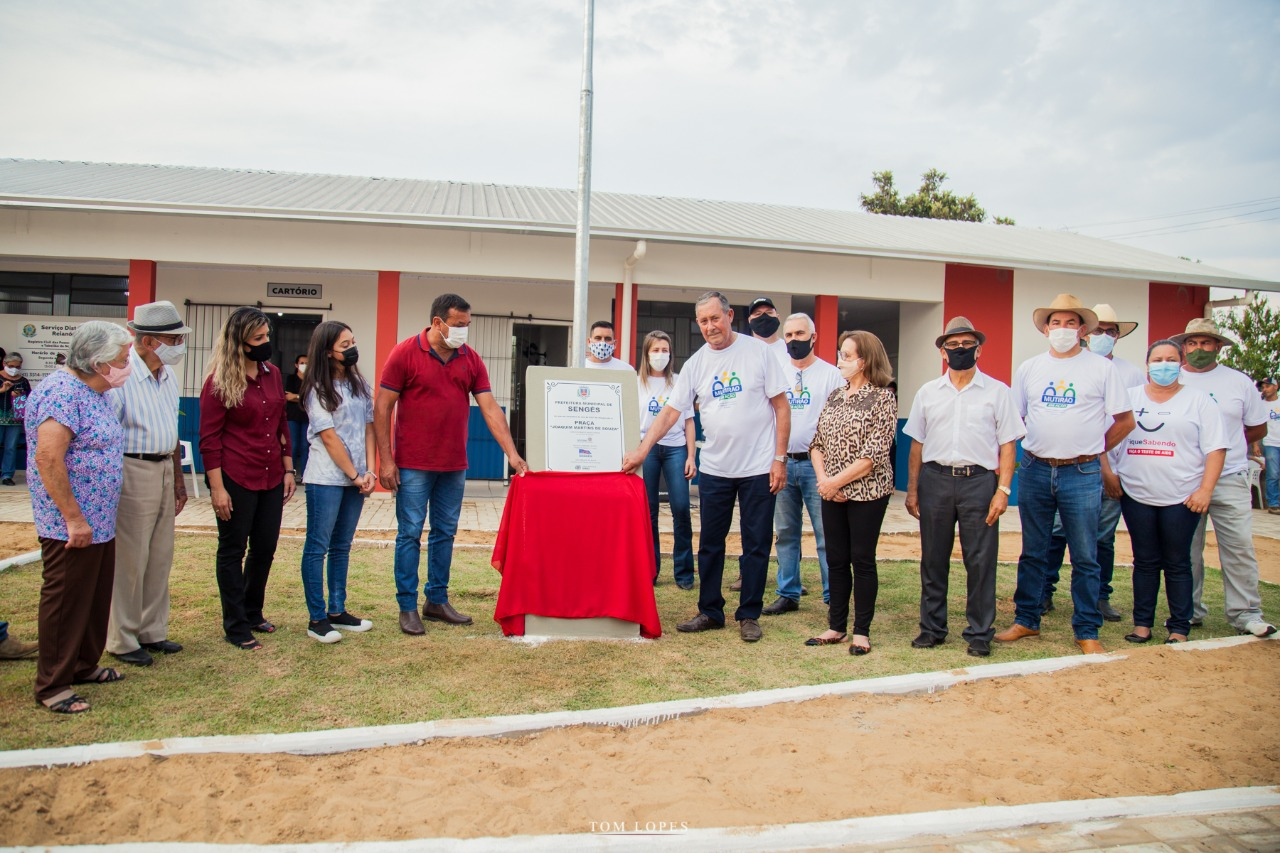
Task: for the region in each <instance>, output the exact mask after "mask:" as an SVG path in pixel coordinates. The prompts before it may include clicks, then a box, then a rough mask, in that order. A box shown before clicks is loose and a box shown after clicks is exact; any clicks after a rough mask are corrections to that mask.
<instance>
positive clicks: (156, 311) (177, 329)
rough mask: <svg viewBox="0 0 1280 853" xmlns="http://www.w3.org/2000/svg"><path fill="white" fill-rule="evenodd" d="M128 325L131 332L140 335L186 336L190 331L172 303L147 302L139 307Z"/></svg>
mask: <svg viewBox="0 0 1280 853" xmlns="http://www.w3.org/2000/svg"><path fill="white" fill-rule="evenodd" d="M126 325H128V327H129V329H130V330H131V331H134V332H137V333H138V334H141V335H187V334H190V333H191V329H189V328H188V327H187V325H186V324H185V323H183V322H182V315H180V314H179V313H178V309H177V308H175V307H173V303H172V302H164V301H162V302H148V303H147V304H146V305H139V306H138V307H137V309H135V310H134V312H133V319H132V320H130V321H129V322H128V323H127V324H126Z"/></svg>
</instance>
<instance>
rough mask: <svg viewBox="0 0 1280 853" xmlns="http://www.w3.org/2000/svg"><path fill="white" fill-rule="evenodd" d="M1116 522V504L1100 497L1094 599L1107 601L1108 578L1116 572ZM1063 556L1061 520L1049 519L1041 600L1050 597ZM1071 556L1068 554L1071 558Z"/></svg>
mask: <svg viewBox="0 0 1280 853" xmlns="http://www.w3.org/2000/svg"><path fill="white" fill-rule="evenodd" d="M1119 523H1120V501H1117V500H1113V499H1111V498H1109V497H1107V495H1106V493H1105V492H1104V493H1103V495H1102V509H1101V510H1100V511H1099V512H1098V598H1100V599H1103V600H1104V601H1110V600H1111V593H1112V592H1114V590H1113V589H1112V586H1111V579H1112V577H1114V576H1115V571H1116V525H1117V524H1119ZM1066 554H1067V534H1066V533H1064V532H1063V530H1062V517H1061V516H1059V515H1055V516H1054V517H1053V539H1052V541H1050V543H1049V568H1048V569H1047V570H1046V571H1045V575H1044V597H1045V598H1046V599H1049V598H1053V593H1054V592H1055V591H1056V590H1057V589H1058V578H1059V576H1061V574H1062V560H1063V558H1064V557H1065V556H1066ZM1074 557H1075V555H1072V559H1074Z"/></svg>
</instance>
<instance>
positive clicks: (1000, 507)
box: [904, 317, 1026, 657]
mask: <svg viewBox="0 0 1280 853" xmlns="http://www.w3.org/2000/svg"><path fill="white" fill-rule="evenodd" d="M986 341H987V336H986V335H984V334H983V333H982V332H979V331H978V330H977V329H975V328H973V324H972V323H970V322H969V320H968V318H966V317H955V318H953V319H952V320H951V322H949V323H947V328H946V331H944V332H943V333H942V334H941V335H940V336H939V337H938V339H937V340H936V341H934V345H935V346H937V347H938V351H939V352H941V353H942V357H943V358H945V359H946V360H947V372H946V373H945V374H943V375H942V376H940V377H938V378H937V379H932V380H930V381H929V382H927V383H925V385H924V386H923V387H922V388H921V389H920V390H919V391H917V392H916V397H915V400H914V401H913V402H912V404H911V417H910V418H908V419H907V426H906V428H905V430H904V431H905V432H906V434H907V435H909V436H911V457H910V462H909V463H908V471H909V472H910V479H909V482H908V484H907V512H909V513H911V514H912V515H913V516H915V517H916V518H918V519H920V635H919V636H918V637H916V638H915V639H914V640H913V641H912V642H911V645H912V646H914V647H915V648H917V649H928V648H933V647H934V646H937V645H941V644H942V643H943V641H945V640H946V637H947V581H948V579H949V577H950V575H951V548H952V546H953V545H954V543H955V537H956V526H957V525H959V528H960V551H961V554H962V555H963V556H964V570H965V574H966V575H967V576H968V581H969V582H968V596H967V598H966V604H965V614H966V616H967V617H968V623H969V624H968V626H967V627H966V628H965V629H964V638H965V640H966V641H967V642H968V644H969V649H968V653H969V654H970V655H972V656H974V657H986V656H987V655H989V654H991V637H992V635H993V634H994V633H995V622H996V557H997V556H998V555H999V551H1000V527H999V524H1000V516H1002V515H1004V512H1005V510H1006V509H1008V507H1009V495H1010V494H1011V493H1012V490H1011V487H1010V484H1011V483H1012V482H1013V468H1014V456H1015V452H1016V451H1015V449H1014V445H1015V443H1016V442H1017V440H1018V439H1020V438H1022V436H1023V435H1025V434H1026V430H1025V429H1024V428H1023V426H1022V418H1020V417H1018V410H1017V407H1016V406H1015V405H1014V402H1013V395H1012V394H1011V393H1010V392H1009V386H1008V385H1005V384H1004V383H1003V382H1001V381H999V380H998V379H993V378H992V377H990V376H987V375H986V374H984V373H983V372H982V371H980V370H979V369H978V357H979V356H980V355H981V354H982V345H983V344H984V343H986Z"/></svg>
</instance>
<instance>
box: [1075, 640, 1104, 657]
mask: <svg viewBox="0 0 1280 853" xmlns="http://www.w3.org/2000/svg"><path fill="white" fill-rule="evenodd" d="M1076 645H1077V646H1079V647H1080V654H1082V655H1105V654H1106V653H1107V650H1106V649H1104V648H1103V647H1102V643H1099V642H1098V641H1097V640H1076Z"/></svg>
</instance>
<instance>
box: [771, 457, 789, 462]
mask: <svg viewBox="0 0 1280 853" xmlns="http://www.w3.org/2000/svg"><path fill="white" fill-rule="evenodd" d="M773 461H774V462H786V461H787V457H786V456H775V457H773Z"/></svg>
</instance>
